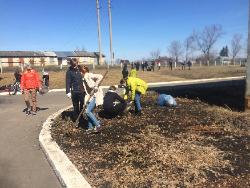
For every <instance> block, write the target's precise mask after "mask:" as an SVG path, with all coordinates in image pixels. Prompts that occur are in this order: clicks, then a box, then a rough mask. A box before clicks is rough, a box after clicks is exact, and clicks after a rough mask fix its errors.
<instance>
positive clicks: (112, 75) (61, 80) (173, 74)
mask: <svg viewBox="0 0 250 188" xmlns="http://www.w3.org/2000/svg"><path fill="white" fill-rule="evenodd" d="M104 72H105V70H104V69H103V68H102V69H98V68H97V69H96V70H95V71H94V73H101V74H103V73H104ZM49 74H50V88H51V89H59V88H65V74H66V71H65V70H64V71H49ZM245 74H246V68H245V67H238V66H237V67H234V66H223V67H222V66H217V67H193V68H192V70H184V71H183V70H179V69H175V70H173V71H170V70H168V68H167V67H165V68H164V67H162V69H161V70H160V71H158V70H155V72H142V71H139V74H138V77H139V78H142V79H144V80H145V81H146V82H166V81H178V80H186V79H202V78H221V77H232V76H244V75H245ZM0 77H1V78H2V79H1V80H0V86H3V85H8V84H11V83H13V82H14V76H13V72H6V73H3V74H1V75H0ZM121 77H122V74H121V69H120V68H118V67H116V68H111V69H110V71H109V73H108V75H107V77H106V79H105V80H104V82H103V85H114V84H118V83H119V80H120V79H121Z"/></svg>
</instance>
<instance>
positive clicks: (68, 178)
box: [39, 106, 91, 188]
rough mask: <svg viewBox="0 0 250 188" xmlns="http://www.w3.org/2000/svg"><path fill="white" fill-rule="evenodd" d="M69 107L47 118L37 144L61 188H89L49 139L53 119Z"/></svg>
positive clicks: (73, 166)
mask: <svg viewBox="0 0 250 188" xmlns="http://www.w3.org/2000/svg"><path fill="white" fill-rule="evenodd" d="M71 107H72V106H68V107H66V108H63V109H61V110H59V111H57V112H56V113H54V114H52V115H50V116H49V117H48V119H47V120H46V121H45V122H44V123H43V127H42V130H41V132H40V134H39V142H40V146H41V148H42V150H43V152H44V153H45V155H46V157H47V159H48V161H49V163H50V165H51V166H52V168H53V170H54V172H55V174H56V175H57V177H58V179H59V181H60V182H61V184H62V186H63V187H68V188H91V186H90V184H89V183H88V182H87V181H86V180H85V178H84V177H83V176H82V174H81V173H80V172H79V171H78V170H77V168H76V167H75V165H74V164H73V163H72V162H71V161H70V160H69V158H68V157H67V156H66V154H65V153H64V152H63V151H62V150H61V149H60V147H59V146H58V144H57V143H56V142H55V141H53V140H52V137H51V125H52V123H53V121H54V119H55V118H56V117H58V116H59V115H60V114H61V113H62V112H63V111H65V110H67V109H69V108H71Z"/></svg>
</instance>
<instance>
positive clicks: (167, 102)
mask: <svg viewBox="0 0 250 188" xmlns="http://www.w3.org/2000/svg"><path fill="white" fill-rule="evenodd" d="M157 104H158V105H159V106H170V107H174V106H177V103H176V101H175V99H174V97H172V96H171V95H166V94H160V95H159V97H158V99H157Z"/></svg>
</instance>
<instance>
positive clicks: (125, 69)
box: [122, 65, 128, 78]
mask: <svg viewBox="0 0 250 188" xmlns="http://www.w3.org/2000/svg"><path fill="white" fill-rule="evenodd" d="M122 76H123V78H127V77H128V67H127V65H124V67H123V69H122Z"/></svg>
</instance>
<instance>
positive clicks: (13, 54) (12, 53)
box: [0, 51, 105, 58]
mask: <svg viewBox="0 0 250 188" xmlns="http://www.w3.org/2000/svg"><path fill="white" fill-rule="evenodd" d="M102 56H103V57H105V56H104V55H103V54H102ZM0 57H5V58H8V57H59V58H67V57H99V53H97V52H86V51H55V52H52V51H45V52H42V51H0Z"/></svg>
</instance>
